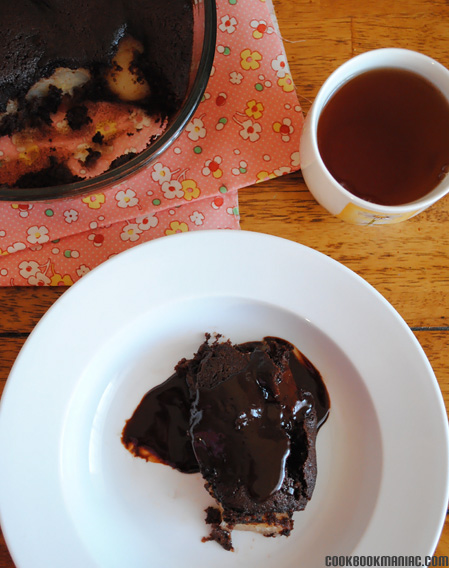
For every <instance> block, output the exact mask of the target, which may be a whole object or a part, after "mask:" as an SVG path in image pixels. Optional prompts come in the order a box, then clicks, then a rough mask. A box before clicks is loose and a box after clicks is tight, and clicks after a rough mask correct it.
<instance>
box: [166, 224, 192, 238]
mask: <svg viewBox="0 0 449 568" xmlns="http://www.w3.org/2000/svg"><path fill="white" fill-rule="evenodd" d="M188 230H189V227H188V225H187V223H180V222H179V221H172V222H171V223H170V228H169V229H165V234H166V235H175V234H176V233H187V231H188Z"/></svg>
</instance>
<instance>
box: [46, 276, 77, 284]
mask: <svg viewBox="0 0 449 568" xmlns="http://www.w3.org/2000/svg"><path fill="white" fill-rule="evenodd" d="M72 284H73V280H72V277H71V276H70V274H64V276H62V274H53V276H52V277H51V279H50V286H71V285H72Z"/></svg>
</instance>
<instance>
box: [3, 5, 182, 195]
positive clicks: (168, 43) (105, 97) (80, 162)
mask: <svg viewBox="0 0 449 568" xmlns="http://www.w3.org/2000/svg"><path fill="white" fill-rule="evenodd" d="M192 46H193V7H192V0H108V1H106V0H86V1H84V2H83V3H82V4H79V3H78V4H77V3H73V2H70V1H69V0H46V1H45V2H34V1H33V0H16V1H15V2H4V3H2V6H1V7H0V53H1V55H2V57H1V61H0V152H1V153H0V166H1V167H0V185H1V186H7V187H46V186H51V185H57V184H65V183H70V182H73V181H80V180H83V179H88V178H92V177H95V176H97V175H100V174H101V173H104V172H105V171H107V170H109V169H112V168H114V167H116V166H117V165H120V164H121V163H123V162H124V161H127V160H129V159H130V158H132V157H134V156H135V155H137V154H139V153H140V152H142V151H143V150H144V149H146V148H147V147H148V146H149V145H151V143H152V142H153V141H154V140H155V139H157V138H158V137H159V136H160V135H161V134H162V133H163V132H164V130H165V129H166V127H167V123H168V120H169V119H170V117H171V116H172V115H173V114H174V113H175V112H176V111H177V110H178V109H179V108H180V107H181V105H182V103H183V100H184V97H185V94H186V92H187V87H188V82H189V75H190V66H191V59H192Z"/></svg>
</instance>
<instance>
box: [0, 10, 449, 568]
mask: <svg viewBox="0 0 449 568" xmlns="http://www.w3.org/2000/svg"><path fill="white" fill-rule="evenodd" d="M240 1H247V0H240ZM275 7H276V10H277V15H278V20H279V25H280V29H281V33H282V35H283V38H284V40H285V45H286V50H287V55H288V59H289V62H290V66H291V70H292V74H293V78H294V80H295V83H296V86H297V88H298V92H299V97H300V102H301V104H302V106H303V108H304V111H305V112H307V110H308V109H309V107H310V103H311V101H312V100H313V98H314V97H315V95H316V93H317V91H318V89H319V87H320V85H321V84H322V83H323V82H324V80H325V79H326V78H327V76H328V75H329V74H330V73H331V72H332V71H333V70H334V69H335V68H336V67H337V66H338V65H340V64H341V63H343V62H344V61H346V60H347V59H349V58H351V57H353V56H354V55H357V54H359V53H362V52H364V51H368V50H370V49H375V48H380V47H403V48H408V49H413V50H416V51H420V52H422V53H425V54H427V55H430V56H431V57H434V58H435V59H437V60H438V61H440V62H441V63H443V64H444V65H445V66H446V67H449V3H448V2H447V1H446V0H339V1H338V2H337V1H335V0H275ZM240 211H241V227H242V229H246V230H249V231H259V232H262V233H270V234H273V235H277V236H280V237H284V238H287V239H291V240H293V241H297V242H299V243H302V244H305V245H307V246H309V247H312V248H314V249H316V250H319V251H321V252H323V253H324V254H326V255H328V256H330V257H332V258H334V259H336V260H338V261H340V262H341V263H343V264H345V265H346V266H348V267H349V268H351V269H352V270H354V271H355V272H357V273H358V274H359V275H360V276H362V277H363V278H364V279H365V280H367V281H368V282H369V283H370V284H372V285H373V286H374V287H375V288H377V290H378V291H379V292H380V293H381V294H382V295H383V296H385V298H386V299H387V300H388V301H389V302H390V303H391V304H392V305H393V306H394V307H395V308H396V310H397V311H398V312H399V313H400V314H401V315H402V317H403V318H404V319H405V321H406V322H407V324H408V325H409V326H410V327H411V329H412V330H413V332H414V333H415V335H416V337H417V338H418V340H419V342H420V343H421V345H422V347H423V348H424V351H425V352H426V354H427V356H428V358H429V360H430V363H431V364H432V366H433V368H434V370H435V373H436V376H437V378H438V381H439V384H440V387H441V390H442V392H443V396H444V400H445V403H446V409H448V408H449V350H448V343H449V230H448V225H444V223H445V222H448V223H449V197H447V198H445V199H442V200H441V201H440V202H439V203H437V204H436V205H434V206H433V207H431V208H430V209H428V210H427V211H425V212H424V213H421V214H420V215H419V216H418V217H415V218H413V219H411V220H409V221H407V222H405V223H402V224H398V225H390V226H371V227H358V226H353V225H349V224H346V223H344V222H343V221H340V220H338V219H336V218H334V217H332V216H330V215H329V214H328V213H327V212H326V211H325V210H323V209H322V208H321V207H320V206H319V205H318V204H317V203H316V202H315V201H314V199H313V198H312V196H311V195H310V193H309V192H308V190H307V188H306V186H305V185H304V182H303V179H302V177H301V174H300V173H296V174H291V175H288V176H284V177H283V178H279V179H275V180H271V181H267V182H264V183H262V184H258V185H256V186H253V187H249V188H245V189H243V190H241V191H240ZM62 293H64V289H61V288H3V289H2V288H0V306H1V307H0V314H1V317H0V337H1V342H0V392H1V390H2V389H3V387H4V384H5V382H6V379H7V376H8V373H9V370H10V368H11V365H12V363H13V362H14V359H15V357H16V356H17V354H18V352H19V350H20V348H21V346H22V344H23V343H24V341H25V339H26V338H27V336H28V334H29V333H30V331H31V330H32V329H33V327H34V325H35V324H36V323H37V322H38V321H39V319H40V318H41V317H42V315H43V314H44V313H45V311H46V310H47V309H48V308H49V307H50V306H51V305H52V304H53V302H54V301H55V300H56V299H57V298H58V297H59V296H60V295H61V294H62ZM436 554H438V555H449V522H446V524H445V527H444V530H443V533H442V536H441V539H440V542H439V545H438V547H437V550H436ZM13 566H14V564H13V562H12V560H11V558H10V556H9V554H8V551H7V549H6V546H5V544H4V541H3V540H1V541H0V567H1V568H12V567H13ZM61 568H64V567H61Z"/></svg>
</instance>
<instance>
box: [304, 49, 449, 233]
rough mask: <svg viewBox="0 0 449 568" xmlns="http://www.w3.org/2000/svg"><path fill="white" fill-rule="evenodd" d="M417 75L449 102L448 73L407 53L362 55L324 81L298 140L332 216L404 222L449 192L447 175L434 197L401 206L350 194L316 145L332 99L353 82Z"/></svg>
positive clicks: (308, 177)
mask: <svg viewBox="0 0 449 568" xmlns="http://www.w3.org/2000/svg"><path fill="white" fill-rule="evenodd" d="M385 67H395V68H400V69H406V70H409V71H413V72H415V73H417V74H418V75H421V76H422V77H424V78H425V79H427V80H428V81H430V82H431V83H433V85H435V86H436V87H437V88H438V89H439V90H440V91H441V92H442V93H443V95H444V96H445V97H446V98H447V99H448V101H449V70H448V69H446V67H444V66H443V65H441V64H440V63H438V62H437V61H435V60H434V59H431V58H430V57H428V56H426V55H423V54H422V53H417V52H415V51H410V50H407V49H397V48H385V49H376V50H373V51H368V52H366V53H363V54H361V55H358V56H356V57H354V58H352V59H350V60H349V61H347V62H346V63H344V64H343V65H341V66H340V67H339V68H338V69H336V70H335V71H334V72H333V73H332V75H330V77H329V78H328V79H327V80H326V82H325V83H324V84H323V86H322V87H321V89H320V90H319V92H318V95H317V97H316V99H315V101H314V102H313V104H312V106H311V108H310V111H309V112H308V114H307V117H306V120H305V123H304V129H303V132H302V135H301V141H300V150H299V156H300V164H301V170H302V174H303V177H304V181H305V182H306V185H307V187H308V189H309V190H310V192H311V193H312V195H313V196H314V197H315V199H316V200H317V201H318V203H320V205H322V206H323V207H324V208H325V209H327V210H328V211H329V212H330V213H332V214H333V215H335V216H337V217H339V218H340V219H343V220H344V221H348V222H350V223H354V224H357V225H372V224H387V223H398V222H400V221H405V220H406V219H409V218H410V217H413V216H414V215H417V214H418V213H420V212H421V211H424V209H427V208H428V207H429V206H430V205H432V204H433V203H435V202H436V201H438V200H439V199H440V198H441V197H443V196H444V195H446V194H447V193H448V192H449V176H446V177H445V178H444V179H443V180H442V181H441V182H440V183H439V184H438V185H437V186H436V187H435V188H434V189H433V190H432V191H431V192H430V193H428V194H426V195H425V196H423V197H421V198H420V199H417V200H416V201H413V202H410V203H406V204H403V205H380V204H376V203H371V202H370V201H366V200H364V199H362V198H360V197H357V196H356V195H353V194H352V193H350V192H349V191H348V190H347V189H345V188H344V187H343V186H342V185H340V184H339V183H338V182H337V181H336V180H335V178H334V177H333V176H332V175H331V174H330V172H329V171H328V169H327V168H326V166H325V164H324V162H323V160H322V158H321V155H320V152H319V149H318V142H317V129H318V121H319V118H320V115H321V112H322V110H323V108H324V107H325V105H326V103H327V102H328V101H329V99H330V98H331V96H332V95H333V94H334V93H335V92H336V91H337V90H338V89H339V88H340V87H341V86H342V85H343V84H344V83H346V82H347V81H348V80H349V79H350V78H352V77H354V76H355V75H359V74H360V73H362V72H365V71H370V70H373V69H378V68H385Z"/></svg>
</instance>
